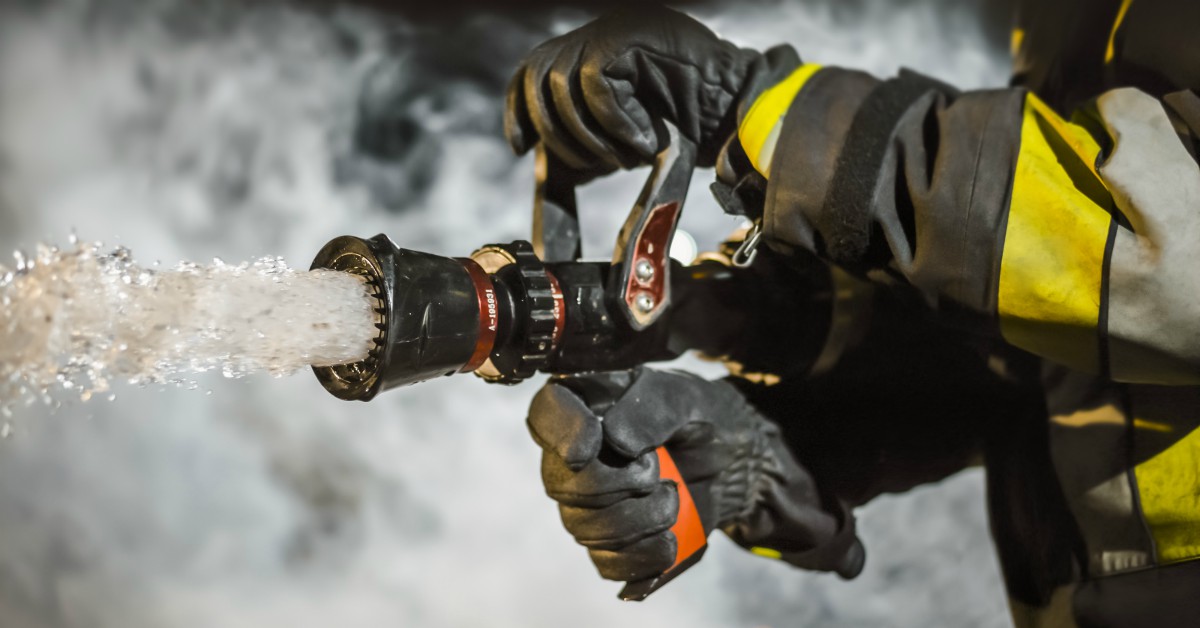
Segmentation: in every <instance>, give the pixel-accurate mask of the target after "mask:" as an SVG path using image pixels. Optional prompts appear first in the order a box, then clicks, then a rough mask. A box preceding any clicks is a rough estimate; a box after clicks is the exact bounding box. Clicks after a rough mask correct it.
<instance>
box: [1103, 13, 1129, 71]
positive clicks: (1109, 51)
mask: <svg viewBox="0 0 1200 628" xmlns="http://www.w3.org/2000/svg"><path fill="white" fill-rule="evenodd" d="M1131 4H1133V0H1121V8H1120V9H1119V10H1118V11H1117V19H1116V20H1115V21H1114V22H1113V27H1112V32H1111V33H1109V34H1108V48H1106V49H1105V50H1104V62H1105V63H1111V62H1112V60H1113V42H1114V41H1115V40H1116V39H1117V31H1118V30H1119V29H1120V28H1121V22H1124V21H1125V12H1126V11H1128V10H1129V5H1131Z"/></svg>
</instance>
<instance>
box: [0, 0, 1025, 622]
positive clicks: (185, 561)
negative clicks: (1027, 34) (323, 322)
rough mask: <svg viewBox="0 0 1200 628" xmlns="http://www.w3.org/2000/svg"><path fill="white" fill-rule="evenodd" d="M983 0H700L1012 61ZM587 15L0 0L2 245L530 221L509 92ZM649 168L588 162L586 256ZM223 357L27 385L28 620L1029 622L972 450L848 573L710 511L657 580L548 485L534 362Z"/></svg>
mask: <svg viewBox="0 0 1200 628" xmlns="http://www.w3.org/2000/svg"><path fill="white" fill-rule="evenodd" d="M978 8H979V7H978V6H976V3H975V2H941V3H936V4H912V3H901V4H895V3H885V2H882V1H879V2H861V3H856V4H855V10H854V11H850V10H848V9H846V8H845V6H844V5H839V4H838V3H836V2H808V3H794V4H788V3H783V4H780V3H765V2H764V3H736V4H730V5H728V6H700V7H696V8H695V9H694V13H695V14H696V15H697V16H699V17H701V18H703V19H705V20H707V21H709V22H710V23H711V24H712V25H713V26H714V27H716V28H717V29H719V30H720V31H721V33H722V34H723V35H724V36H726V37H729V38H732V39H734V40H735V41H738V42H739V43H742V44H744V45H748V46H757V47H764V46H767V45H771V44H774V43H778V42H785V41H786V42H791V43H793V44H795V45H796V46H797V48H798V49H800V51H801V53H802V54H803V55H804V56H805V58H806V59H809V60H812V61H816V62H819V63H827V64H843V65H850V66H854V67H860V68H863V69H866V70H870V71H872V72H876V73H880V74H891V73H894V72H895V71H896V70H897V68H898V67H900V66H901V65H903V66H908V67H912V68H915V69H918V70H921V71H924V72H927V73H930V74H932V75H934V76H936V77H938V78H941V79H944V80H947V81H950V82H952V83H955V84H957V85H960V86H963V87H975V86H983V85H993V86H994V85H1000V84H1002V83H1003V82H1004V80H1005V72H1006V62H1005V60H1004V59H1003V56H1002V55H1001V54H998V53H997V51H996V50H994V49H993V48H992V47H990V46H989V44H987V42H988V41H990V39H987V38H985V37H983V35H982V31H981V27H980V26H979V24H978V21H977V15H976V11H977V9H978ZM586 17H587V15H586V14H585V13H583V12H580V11H575V10H569V9H561V10H554V11H552V12H550V13H546V14H542V15H532V14H493V13H487V14H484V13H470V14H466V16H465V17H461V18H458V19H453V20H450V19H445V20H440V21H438V20H435V21H433V22H432V23H431V22H428V21H420V22H414V21H411V20H409V19H406V18H404V17H400V16H396V15H388V14H384V13H378V12H375V11H373V10H370V9H366V8H361V7H355V6H333V7H329V6H316V5H303V6H293V5H285V4H279V3H276V2H259V3H239V2H236V1H235V0H210V1H206V2H199V1H196V0H172V1H162V2H144V1H136V0H128V1H118V0H112V1H99V0H96V1H86V0H78V1H66V0H62V1H59V2H53V3H44V2H11V1H10V2H4V3H0V250H12V249H14V248H17V247H19V246H30V245H32V244H33V243H34V242H36V241H38V240H49V241H57V242H60V243H61V242H64V241H65V240H66V238H67V234H68V232H69V231H70V230H71V229H72V228H73V229H75V230H76V231H77V232H78V233H79V235H80V236H81V237H84V238H89V239H93V238H98V239H103V240H105V241H106V242H108V243H109V244H114V245H115V244H124V245H128V246H130V247H131V248H133V249H134V250H136V251H137V252H138V254H139V256H141V257H142V258H143V259H144V260H146V261H151V260H153V259H161V260H162V261H163V262H164V263H168V264H173V263H174V262H176V261H178V260H180V259H192V260H197V261H204V260H207V259H209V258H211V257H214V256H219V257H222V258H224V259H230V260H240V259H250V258H254V257H258V256H262V255H282V256H284V257H285V258H286V259H287V260H289V261H290V262H291V263H292V264H293V265H297V266H301V265H303V264H305V263H306V261H307V260H308V259H310V258H311V257H312V255H313V254H314V253H315V251H316V250H317V249H318V248H319V247H320V246H321V245H322V244H323V243H324V242H325V241H327V240H328V239H330V238H332V237H334V236H337V235H342V234H346V233H349V234H355V235H371V234H374V233H378V232H386V233H389V234H391V235H392V236H393V237H394V238H395V239H396V240H397V241H399V242H401V243H402V244H403V245H405V246H408V247H411V248H415V249H422V250H429V251H433V252H438V253H442V254H456V255H461V254H464V253H466V252H469V251H470V250H471V249H472V248H473V247H475V246H477V245H478V244H481V243H483V242H487V241H504V240H509V239H514V238H519V237H524V236H526V235H527V231H528V220H529V216H528V207H529V204H530V198H531V191H532V190H531V187H532V186H531V185H530V183H531V178H532V163H531V160H530V159H528V158H525V159H517V158H514V157H513V156H512V155H511V154H510V153H509V151H508V149H507V147H506V146H505V145H504V144H503V142H502V141H501V139H500V127H499V120H500V107H501V103H502V101H501V99H500V90H501V89H502V86H503V83H504V81H505V79H506V78H507V77H506V75H507V73H508V71H509V68H510V67H511V66H512V64H513V63H514V62H515V61H516V60H517V59H518V58H519V57H520V55H521V54H522V53H523V52H524V51H526V50H528V49H529V48H531V47H532V46H533V45H535V44H536V43H537V42H538V41H540V40H542V39H544V38H546V37H548V36H550V35H552V34H556V33H559V32H564V31H565V30H567V29H569V28H571V27H572V26H574V25H577V24H579V23H581V22H582V21H583V20H584V19H586ZM642 176H644V173H641V172H635V173H631V174H625V175H621V176H617V177H614V178H612V179H611V180H605V181H602V182H599V183H596V184H593V185H592V186H590V187H589V188H588V189H587V190H585V192H584V194H583V195H582V198H581V204H582V207H583V211H584V212H585V228H586V229H588V230H589V231H588V240H587V243H586V246H587V248H588V250H589V251H590V252H592V253H594V254H597V255H603V254H604V253H605V252H606V251H607V250H609V248H610V247H611V242H612V238H613V236H614V235H615V232H616V228H617V225H618V224H619V223H620V220H621V217H622V216H621V215H622V214H623V213H624V208H625V207H627V206H628V205H629V203H630V202H631V201H632V200H633V197H634V196H635V195H636V190H637V187H638V184H639V179H640V177H642ZM706 176H709V175H707V174H706V173H699V174H698V176H697V182H696V185H695V186H694V187H693V191H692V196H691V199H690V202H689V207H688V211H687V215H686V217H685V223H684V227H685V228H686V229H688V230H689V231H691V232H692V233H693V234H694V235H695V236H696V237H697V239H698V240H699V241H700V242H701V243H702V244H711V243H713V242H715V241H716V239H717V238H719V237H720V236H721V235H723V234H724V233H725V232H726V231H728V230H730V229H732V228H733V227H734V226H735V223H733V222H731V220H730V219H728V218H726V217H724V216H722V215H721V214H720V212H719V210H718V209H717V208H716V207H715V205H714V203H713V202H712V201H711V199H710V198H709V197H708V196H707V194H706V193H705V190H704V187H705V185H706V183H705V181H704V179H705V177H706ZM602 208H603V209H602ZM687 365H688V366H692V363H691V362H688V363H687ZM707 372H708V373H710V374H715V373H714V372H713V371H712V370H711V369H710V370H709V371H707ZM201 384H202V385H201V387H200V389H199V390H195V391H188V390H176V389H163V390H160V389H155V388H149V389H140V388H134V387H124V388H119V389H118V390H117V393H118V396H117V399H116V400H115V401H113V402H111V403H109V402H100V403H96V402H93V403H91V404H84V405H68V406H66V407H63V408H60V409H57V410H48V409H45V408H40V407H34V408H30V409H28V410H25V411H23V412H20V413H18V415H17V417H16V418H15V419H14V423H13V426H12V428H13V435H12V436H10V437H9V439H8V440H5V441H2V442H0V625H2V626H4V627H6V628H8V627H12V628H43V627H46V628H49V627H69V628H84V627H87V628H139V627H142V626H145V627H155V628H161V627H171V628H174V627H187V628H191V627H209V626H221V627H222V628H241V627H246V628H251V627H254V628H259V627H262V626H292V627H297V628H306V627H310V626H311V627H326V626H347V627H350V628H358V627H374V626H381V625H398V626H414V627H431V628H439V627H454V626H489V627H491V626H514V627H515V626H520V627H522V628H527V627H535V626H580V627H588V626H597V627H600V626H613V625H621V626H676V625H678V626H695V627H697V628H706V627H717V626H721V627H727V626H745V627H747V628H749V627H752V626H772V627H777V628H778V627H783V626H827V625H830V626H831V625H837V626H881V625H886V626H930V625H948V626H966V625H981V626H998V625H1006V624H1007V623H1008V619H1007V616H1006V614H1005V609H1004V594H1003V590H1002V588H1001V585H1000V581H999V577H998V573H997V568H996V564H995V560H994V558H993V557H992V552H991V546H990V541H989V539H988V536H987V532H986V528H985V515H984V505H983V498H982V493H983V484H982V482H981V475H980V474H979V473H978V472H975V471H972V472H967V473H963V474H961V475H959V476H957V477H955V478H953V479H951V480H948V481H946V482H944V483H942V484H941V485H938V486H931V487H927V488H922V489H920V490H917V491H913V492H912V493H910V494H907V495H902V496H895V497H886V498H882V499H879V500H877V501H876V502H874V503H872V504H871V505H870V506H868V507H866V508H864V509H863V510H862V512H861V513H860V514H861V520H862V536H863V538H864V540H865V542H866V544H867V546H868V552H869V560H868V565H867V569H866V572H865V573H864V574H863V575H862V576H861V577H860V578H859V579H857V580H855V581H853V582H850V583H845V582H841V581H839V580H837V579H836V578H835V577H831V576H824V575H814V574H807V573H803V572H799V571H796V570H793V569H790V568H787V567H785V566H783V565H781V564H777V563H772V562H770V561H767V560H764V559H761V558H756V557H753V556H750V555H748V554H745V553H743V552H741V551H740V550H739V549H737V548H735V547H734V546H733V545H732V544H730V543H729V542H727V541H725V540H724V539H721V538H715V539H714V542H713V547H712V549H711V550H710V552H709V554H708V555H707V556H706V558H705V560H704V562H703V563H702V564H701V566H699V567H697V568H695V569H693V570H692V571H691V572H689V573H688V574H687V575H686V576H685V577H683V578H681V579H680V580H679V581H677V582H675V583H672V584H671V585H670V586H669V587H667V588H666V589H664V590H663V591H662V592H660V593H658V594H656V595H655V597H654V598H652V599H651V600H650V601H648V602H646V603H644V604H640V605H630V604H623V603H619V602H617V601H616V600H615V597H614V595H615V592H616V588H617V587H616V586H615V585H614V584H612V583H607V582H603V581H601V580H600V579H599V578H598V577H597V576H596V575H595V573H594V571H593V569H592V567H591V566H590V564H589V563H588V561H587V557H586V554H585V552H584V551H583V550H582V549H581V548H579V547H578V546H576V545H575V544H574V543H573V542H572V541H571V539H570V538H569V536H568V535H567V534H566V532H564V531H563V530H562V529H561V527H560V525H559V521H558V516H557V512H556V510H555V507H554V505H553V504H552V503H551V502H550V501H549V500H548V499H547V498H545V496H544V495H543V494H542V492H541V487H540V482H539V479H538V450H537V448H536V447H535V446H534V445H533V443H532V442H531V441H530V440H529V438H528V436H527V434H526V432H525V428H524V425H523V417H524V411H525V406H526V404H527V402H528V399H529V398H530V397H531V395H532V394H533V392H534V391H535V390H536V388H537V385H538V384H537V383H536V382H534V383H527V384H525V385H523V386H520V387H515V388H504V387H496V386H486V385H484V384H482V383H480V382H478V381H475V380H474V379H473V378H470V377H460V378H452V379H447V380H443V381H437V382H432V383H430V384H427V385H423V386H420V387H416V388H412V389H406V390H403V391H399V392H393V393H391V394H390V395H385V396H384V397H382V398H380V399H377V400H376V401H374V402H372V403H370V404H348V403H344V402H339V401H337V400H335V399H333V398H332V397H330V396H329V395H327V394H326V393H325V392H324V391H323V390H321V389H320V387H319V386H318V385H317V384H316V382H315V380H314V379H312V378H311V377H308V376H305V375H300V376H296V377H292V378H286V379H271V378H266V377H263V378H258V379H250V380H248V381H227V380H222V379H221V378H219V377H215V378H210V379H205V380H203V381H202V382H201ZM864 385H870V383H869V382H864ZM206 390H211V393H212V394H205V392H206Z"/></svg>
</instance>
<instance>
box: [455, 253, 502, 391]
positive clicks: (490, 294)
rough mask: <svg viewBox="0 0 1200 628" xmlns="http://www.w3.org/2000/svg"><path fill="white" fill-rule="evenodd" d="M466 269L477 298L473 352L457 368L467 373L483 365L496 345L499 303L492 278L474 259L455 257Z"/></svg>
mask: <svg viewBox="0 0 1200 628" xmlns="http://www.w3.org/2000/svg"><path fill="white" fill-rule="evenodd" d="M455 259H457V260H458V261H459V262H461V263H462V265H463V268H466V269H467V274H469V275H470V276H471V282H472V283H474V284H475V297H476V298H477V299H478V300H479V337H478V338H477V339H476V340H475V352H474V353H472V354H471V359H470V360H468V361H467V363H466V364H464V365H463V367H462V368H461V369H459V372H460V373H469V372H471V371H474V370H475V369H477V368H479V367H480V366H482V365H483V363H484V362H486V361H487V359H488V356H489V355H491V354H492V348H493V347H494V346H495V345H496V328H497V326H498V325H499V324H500V312H499V303H497V301H496V288H495V287H494V286H492V278H491V277H490V276H489V275H488V274H487V271H485V270H483V267H482V266H480V265H479V264H477V263H476V262H475V260H473V259H470V258H466V257H458V258H455Z"/></svg>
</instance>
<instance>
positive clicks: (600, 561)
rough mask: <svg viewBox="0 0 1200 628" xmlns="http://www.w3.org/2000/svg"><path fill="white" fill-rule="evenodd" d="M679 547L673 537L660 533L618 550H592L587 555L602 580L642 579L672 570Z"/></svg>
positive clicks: (667, 533)
mask: <svg viewBox="0 0 1200 628" xmlns="http://www.w3.org/2000/svg"><path fill="white" fill-rule="evenodd" d="M677 545H678V541H677V540H676V538H675V535H674V534H672V533H670V532H659V533H658V534H655V535H654V536H651V537H648V538H645V539H642V540H640V541H637V542H636V543H633V544H631V545H627V546H625V547H623V548H621V549H617V550H603V549H589V550H588V555H589V556H591V558H592V562H593V563H595V565H596V569H597V571H599V572H600V576H601V577H602V578H605V579H607V580H625V581H627V580H641V579H642V578H650V577H652V576H657V575H659V574H661V573H663V572H664V571H666V570H667V569H670V568H671V565H673V564H674V563H675V550H676V547H677Z"/></svg>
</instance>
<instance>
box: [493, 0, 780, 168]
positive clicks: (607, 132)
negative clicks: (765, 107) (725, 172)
mask: <svg viewBox="0 0 1200 628" xmlns="http://www.w3.org/2000/svg"><path fill="white" fill-rule="evenodd" d="M799 64H800V59H799V57H798V56H797V55H796V52H795V50H793V49H792V48H791V47H789V46H781V47H778V48H773V49H771V50H770V51H768V52H767V53H766V54H765V55H764V54H762V53H759V52H756V51H753V50H747V49H744V48H738V47H737V46H735V45H734V44H732V43H730V42H728V41H725V40H722V39H720V38H718V37H717V36H716V35H715V34H714V33H713V32H712V31H710V30H709V29H707V28H705V27H704V26H703V25H702V24H700V23H699V22H697V21H695V20H693V19H692V18H690V17H687V16H686V15H683V14H682V13H679V12H676V11H672V10H670V9H666V8H663V7H659V6H653V5H652V6H648V7H638V8H635V9H623V10H619V11H616V12H614V13H610V14H607V15H605V16H603V17H601V18H599V19H597V20H595V21H593V22H590V23H588V24H586V25H584V26H583V27H581V28H579V29H577V30H575V31H572V32H570V33H567V34H566V35H563V36H561V37H557V38H555V39H552V40H550V41H548V42H546V43H544V44H542V45H541V46H539V47H538V48H536V49H535V50H534V51H533V52H531V53H530V54H529V55H528V57H526V58H525V60H524V61H523V62H522V63H521V65H520V66H519V67H518V69H517V71H516V73H515V74H514V75H513V78H512V81H511V82H510V83H509V88H508V97H507V105H506V108H505V118H504V128H505V133H506V135H507V136H508V140H509V143H510V144H511V145H512V147H513V150H515V151H516V152H517V153H518V154H522V153H525V152H526V151H528V150H529V149H530V148H532V147H533V146H534V144H535V143H536V142H537V141H538V140H539V139H540V140H541V141H543V142H544V143H545V145H546V147H547V149H548V150H549V152H551V153H552V154H554V155H555V156H557V157H558V158H559V159H560V160H562V161H563V162H564V163H565V164H566V165H568V166H570V167H571V168H573V169H575V170H576V171H578V172H581V173H586V174H589V175H591V176H596V175H600V174H605V173H607V172H611V171H613V170H615V169H617V168H633V167H636V166H639V165H644V164H648V163H651V162H652V160H653V158H654V155H655V154H656V153H657V152H658V151H659V150H661V149H662V148H664V147H665V142H666V138H665V135H664V134H663V129H662V126H661V124H656V123H657V122H659V121H661V120H667V121H669V122H672V123H673V124H674V125H675V126H676V127H677V128H678V129H679V131H680V133H681V134H682V135H683V136H684V137H686V138H688V139H690V140H692V141H693V142H695V143H696V144H697V146H698V148H699V165H700V166H705V167H707V166H711V165H713V163H714V162H715V160H716V155H717V153H718V152H719V151H720V150H721V147H722V145H723V144H724V143H725V142H726V140H727V139H728V138H729V137H730V136H732V135H733V133H734V131H735V130H736V127H737V119H738V116H739V111H738V108H739V105H743V104H744V105H746V106H748V105H749V104H750V103H751V102H753V97H754V96H755V95H757V94H758V93H759V92H760V91H761V90H763V89H765V88H766V87H769V86H770V85H772V84H774V83H775V82H776V81H778V80H779V79H781V78H782V77H783V76H786V75H787V74H788V73H789V72H791V71H792V70H793V69H795V68H796V67H797V66H798V65H799Z"/></svg>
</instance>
